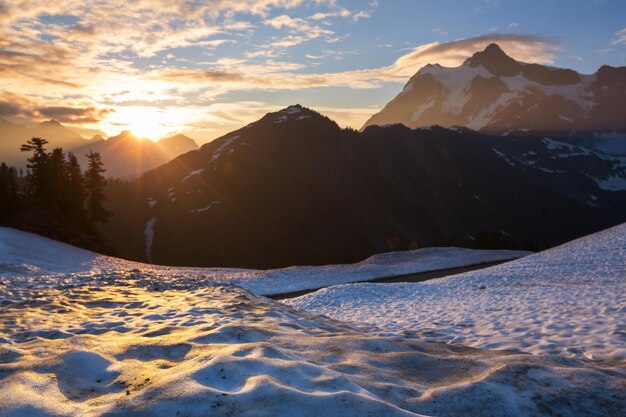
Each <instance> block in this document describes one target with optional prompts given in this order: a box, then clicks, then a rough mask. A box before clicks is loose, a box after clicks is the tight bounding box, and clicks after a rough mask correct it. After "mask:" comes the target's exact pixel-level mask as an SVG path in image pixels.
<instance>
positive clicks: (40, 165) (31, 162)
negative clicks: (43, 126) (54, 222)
mask: <svg viewBox="0 0 626 417" xmlns="http://www.w3.org/2000/svg"><path fill="white" fill-rule="evenodd" d="M47 144H48V141H47V140H45V139H41V138H32V139H30V140H28V141H27V142H26V143H25V144H24V145H22V146H21V148H20V150H21V151H22V152H33V156H31V157H30V158H28V159H27V161H28V164H27V165H26V166H27V167H28V169H29V171H30V172H29V174H28V193H29V194H30V195H31V196H33V197H34V198H35V199H40V200H43V199H45V197H46V196H47V190H48V187H47V185H48V184H47V182H48V177H47V172H46V171H47V165H48V153H47V152H46V145H47Z"/></svg>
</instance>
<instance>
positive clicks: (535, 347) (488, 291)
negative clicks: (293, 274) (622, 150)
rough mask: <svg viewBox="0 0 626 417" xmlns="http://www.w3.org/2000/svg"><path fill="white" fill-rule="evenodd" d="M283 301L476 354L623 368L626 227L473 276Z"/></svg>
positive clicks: (342, 289)
mask: <svg viewBox="0 0 626 417" xmlns="http://www.w3.org/2000/svg"><path fill="white" fill-rule="evenodd" d="M286 302H287V303H289V304H291V305H293V306H297V307H299V308H301V309H303V310H307V311H313V312H317V313H323V314H326V315H328V316H330V317H333V318H337V319H341V320H346V321H349V322H355V323H360V324H369V325H372V326H374V325H375V326H378V327H380V328H381V329H385V330H387V331H391V332H397V333H402V332H411V333H416V334H418V335H425V336H427V337H428V338H429V339H433V340H439V341H445V342H451V343H460V344H464V345H468V346H472V347H477V348H487V349H518V350H522V351H525V352H530V353H535V354H559V355H562V356H565V357H572V358H587V359H598V360H608V361H624V360H626V319H625V317H626V224H622V225H620V226H616V227H614V228H611V229H609V230H606V231H603V232H600V233H597V234H594V235H591V236H588V237H584V238H581V239H579V240H576V241H573V242H570V243H568V244H565V245H562V246H559V247H556V248H554V249H551V250H547V251H544V252H541V253H538V254H535V255H531V256H527V257H525V258H522V259H519V260H516V261H513V262H508V263H506V264H502V265H498V266H494V267H491V268H487V269H482V270H479V271H473V272H468V273H464V274H459V275H455V276H450V277H446V278H441V279H436V280H431V281H427V282H423V283H409V284H353V285H342V286H335V287H330V288H326V289H323V290H320V291H317V292H315V293H312V294H308V295H305V296H302V297H299V298H297V299H292V300H288V301H286Z"/></svg>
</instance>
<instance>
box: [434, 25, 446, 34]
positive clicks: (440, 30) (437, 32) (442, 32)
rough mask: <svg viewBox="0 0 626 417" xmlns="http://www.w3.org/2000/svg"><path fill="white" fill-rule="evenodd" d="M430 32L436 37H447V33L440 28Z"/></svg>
mask: <svg viewBox="0 0 626 417" xmlns="http://www.w3.org/2000/svg"><path fill="white" fill-rule="evenodd" d="M431 32H433V33H436V34H438V35H447V34H448V32H446V30H445V29H444V28H442V27H438V28H434V29H433V30H432V31H431Z"/></svg>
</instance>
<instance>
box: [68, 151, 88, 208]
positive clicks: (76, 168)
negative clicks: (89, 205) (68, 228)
mask: <svg viewBox="0 0 626 417" xmlns="http://www.w3.org/2000/svg"><path fill="white" fill-rule="evenodd" d="M65 170H66V172H67V187H66V197H65V198H66V207H67V211H68V216H69V217H71V218H73V219H78V218H81V217H84V214H85V213H84V211H85V210H84V208H83V205H84V201H85V193H84V190H83V175H82V172H81V169H80V165H79V164H78V159H76V156H75V155H74V154H73V153H71V152H69V153H68V155H67V166H66V169H65Z"/></svg>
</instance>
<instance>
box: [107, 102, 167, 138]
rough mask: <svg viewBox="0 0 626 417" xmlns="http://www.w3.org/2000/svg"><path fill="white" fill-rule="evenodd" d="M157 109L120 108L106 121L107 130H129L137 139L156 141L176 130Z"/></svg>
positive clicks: (140, 107) (139, 107)
mask: <svg viewBox="0 0 626 417" xmlns="http://www.w3.org/2000/svg"><path fill="white" fill-rule="evenodd" d="M168 119H170V117H167V116H166V115H165V113H164V112H163V111H162V110H161V109H159V108H157V107H147V106H123V107H122V106H120V107H118V108H117V109H116V110H115V112H114V113H112V114H111V115H110V116H109V117H108V120H107V125H108V126H107V129H106V130H111V131H112V133H113V134H116V133H114V131H117V133H119V131H121V130H130V131H131V132H132V133H133V134H134V135H135V136H137V137H139V138H147V139H151V140H157V139H160V138H162V137H164V136H165V135H167V134H168V133H170V132H172V131H174V130H176V126H175V125H174V124H173V123H172V121H170V120H168Z"/></svg>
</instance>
